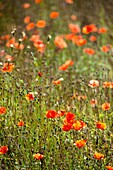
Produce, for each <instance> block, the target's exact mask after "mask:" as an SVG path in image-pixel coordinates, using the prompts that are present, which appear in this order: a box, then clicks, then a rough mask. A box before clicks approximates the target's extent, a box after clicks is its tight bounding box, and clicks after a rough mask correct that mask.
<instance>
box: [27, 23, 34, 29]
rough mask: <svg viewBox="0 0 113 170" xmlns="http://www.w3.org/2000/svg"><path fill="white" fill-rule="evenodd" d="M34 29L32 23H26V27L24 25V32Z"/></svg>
mask: <svg viewBox="0 0 113 170" xmlns="http://www.w3.org/2000/svg"><path fill="white" fill-rule="evenodd" d="M34 28H35V24H34V22H30V23H28V25H26V30H27V31H30V30H32V29H34Z"/></svg>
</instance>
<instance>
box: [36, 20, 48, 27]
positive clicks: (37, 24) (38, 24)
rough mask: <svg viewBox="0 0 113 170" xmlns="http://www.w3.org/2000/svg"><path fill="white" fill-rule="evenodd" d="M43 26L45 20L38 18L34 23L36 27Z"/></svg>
mask: <svg viewBox="0 0 113 170" xmlns="http://www.w3.org/2000/svg"><path fill="white" fill-rule="evenodd" d="M45 26H46V21H45V20H38V21H37V23H36V27H38V28H44V27H45Z"/></svg>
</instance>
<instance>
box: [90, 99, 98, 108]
mask: <svg viewBox="0 0 113 170" xmlns="http://www.w3.org/2000/svg"><path fill="white" fill-rule="evenodd" d="M90 104H91V106H92V107H95V105H96V104H97V100H96V99H92V100H91V101H90Z"/></svg>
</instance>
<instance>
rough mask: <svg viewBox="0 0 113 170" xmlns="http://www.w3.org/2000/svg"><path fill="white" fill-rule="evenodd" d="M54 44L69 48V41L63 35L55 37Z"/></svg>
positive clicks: (61, 47)
mask: <svg viewBox="0 0 113 170" xmlns="http://www.w3.org/2000/svg"><path fill="white" fill-rule="evenodd" d="M54 44H55V45H56V46H57V47H58V48H60V49H63V48H67V43H66V42H65V41H64V39H63V38H62V37H61V36H56V37H55V40H54Z"/></svg>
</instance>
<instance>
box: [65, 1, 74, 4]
mask: <svg viewBox="0 0 113 170" xmlns="http://www.w3.org/2000/svg"><path fill="white" fill-rule="evenodd" d="M65 1H66V3H68V4H73V0H65Z"/></svg>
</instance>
